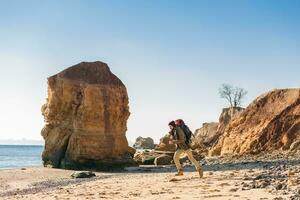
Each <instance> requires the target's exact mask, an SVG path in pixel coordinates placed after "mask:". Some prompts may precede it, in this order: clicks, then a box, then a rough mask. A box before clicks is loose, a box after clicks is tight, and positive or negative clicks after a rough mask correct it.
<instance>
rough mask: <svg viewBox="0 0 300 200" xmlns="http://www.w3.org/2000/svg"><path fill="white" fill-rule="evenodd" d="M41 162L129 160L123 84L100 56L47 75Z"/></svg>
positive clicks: (68, 164)
mask: <svg viewBox="0 0 300 200" xmlns="http://www.w3.org/2000/svg"><path fill="white" fill-rule="evenodd" d="M42 113H43V115H44V118H45V122H46V125H45V127H44V128H43V130H42V136H43V137H44V139H45V149H44V152H43V155H42V158H43V161H44V164H45V165H51V166H53V167H61V168H72V169H73V168H74V169H77V168H96V169H109V168H111V167H123V166H130V165H133V164H134V163H135V162H134V161H133V159H132V156H131V155H132V154H133V153H134V152H132V149H130V148H129V147H128V142H127V139H126V136H125V132H126V130H127V119H128V117H129V115H130V113H129V107H128V95H127V90H126V87H125V86H124V84H123V83H122V81H121V80H120V79H118V78H117V77H116V76H115V75H114V74H113V73H112V72H111V71H110V69H109V67H108V66H107V64H105V63H102V62H91V63H89V62H82V63H79V64H77V65H74V66H72V67H70V68H68V69H66V70H64V71H62V72H60V73H59V74H56V75H54V76H51V77H49V78H48V98H47V103H46V104H45V105H44V106H43V107H42Z"/></svg>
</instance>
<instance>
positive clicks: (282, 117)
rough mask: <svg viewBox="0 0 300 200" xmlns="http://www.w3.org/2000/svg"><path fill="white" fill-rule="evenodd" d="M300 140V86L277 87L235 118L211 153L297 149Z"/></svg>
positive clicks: (224, 153) (245, 152) (247, 152)
mask: <svg viewBox="0 0 300 200" xmlns="http://www.w3.org/2000/svg"><path fill="white" fill-rule="evenodd" d="M299 141H300V89H282V90H274V91H271V92H268V93H266V94H263V95H261V96H260V97H258V98H257V99H256V100H254V101H253V102H252V103H251V104H250V105H249V106H248V107H247V108H246V110H245V111H243V112H242V113H241V114H240V115H239V116H237V117H236V118H234V119H233V120H232V121H231V122H230V123H229V124H228V125H227V126H226V128H225V131H224V134H223V135H222V136H221V137H220V139H219V141H218V143H217V144H216V145H215V146H214V147H213V149H212V150H211V152H210V154H211V155H226V154H238V155H241V154H257V153H261V152H266V151H267V152H272V151H273V150H279V149H281V150H292V149H293V150H296V149H297V146H298V145H297V144H299Z"/></svg>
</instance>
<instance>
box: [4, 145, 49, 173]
mask: <svg viewBox="0 0 300 200" xmlns="http://www.w3.org/2000/svg"><path fill="white" fill-rule="evenodd" d="M43 149H44V147H43V146H39V145H0V170H3V169H16V168H23V167H31V166H41V165H42V151H43Z"/></svg>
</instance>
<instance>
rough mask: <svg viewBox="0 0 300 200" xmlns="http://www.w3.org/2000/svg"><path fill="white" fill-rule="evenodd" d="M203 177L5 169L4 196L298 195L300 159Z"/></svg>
mask: <svg viewBox="0 0 300 200" xmlns="http://www.w3.org/2000/svg"><path fill="white" fill-rule="evenodd" d="M204 169H205V173H204V178H202V179H200V178H199V177H198V175H197V173H196V172H195V171H194V169H193V167H192V166H186V167H185V171H186V172H185V174H184V176H180V177H175V176H174V172H175V167H174V166H163V167H154V166H147V167H146V166H140V167H132V168H127V169H126V170H127V171H123V172H109V173H107V172H95V174H96V177H94V178H84V179H73V178H71V174H72V173H73V172H74V171H72V170H61V169H51V168H43V167H31V168H26V169H14V170H2V171H0V198H1V199H260V200H261V199H299V196H297V194H296V193H297V192H298V189H297V185H298V184H297V183H294V185H293V184H292V183H291V181H292V180H291V177H289V176H288V171H291V170H292V171H293V177H292V179H293V180H294V182H295V181H297V180H298V172H299V169H300V165H299V164H298V161H294V162H290V161H276V162H251V163H229V164H212V165H207V166H204Z"/></svg>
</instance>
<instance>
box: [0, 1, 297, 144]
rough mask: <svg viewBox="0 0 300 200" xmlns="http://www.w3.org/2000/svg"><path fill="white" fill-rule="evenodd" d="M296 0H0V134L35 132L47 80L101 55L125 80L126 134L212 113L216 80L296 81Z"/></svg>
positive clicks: (258, 87)
mask: <svg viewBox="0 0 300 200" xmlns="http://www.w3.org/2000/svg"><path fill="white" fill-rule="evenodd" d="M299 11H300V1H297V0H285V1H282V0H248V1H247V0H242V1H237V0H218V1H217V0H206V1H201V0H198V1H189V0H187V1H184V0H181V1H175V0H172V1H171V0H169V1H167V0H161V1H158V0H147V1H146V0H138V1H125V0H119V1H116V0H107V1H101V0H99V1H93V0H90V1H85V0H82V1H78V0H72V1H71V0H70V1H60V0H57V1H55V0H51V1H50V0H49V1H39V0H36V1H30V0H27V1H17V0H15V1H14V0H0V91H1V98H0V99H1V102H0V111H1V115H0V121H1V126H0V139H9V138H12V139H21V138H27V139H41V136H40V130H41V128H42V127H43V117H42V115H41V112H40V107H41V105H42V104H43V103H45V101H46V95H47V94H46V89H47V85H46V78H47V77H48V76H50V75H53V74H56V73H58V72H59V71H61V70H63V69H64V68H66V67H68V66H71V65H73V64H77V63H79V62H81V61H95V60H100V61H104V62H106V63H108V64H109V66H110V67H111V70H112V71H113V72H114V73H115V74H116V75H117V76H118V77H119V78H120V79H122V81H123V82H124V83H125V84H126V86H127V89H128V92H129V97H130V110H131V113H132V115H131V117H130V120H129V122H128V132H127V137H128V139H129V140H131V141H133V140H134V139H135V138H136V137H137V136H140V135H141V136H151V137H153V138H155V139H156V140H158V138H160V137H161V136H162V135H163V134H164V133H165V132H166V131H167V126H166V124H167V122H168V121H169V120H171V119H173V118H178V117H180V118H184V119H185V121H187V122H188V124H189V125H190V126H191V128H192V129H196V128H199V127H200V126H201V124H202V123H203V122H206V121H216V120H218V116H219V113H220V111H221V109H222V108H223V107H224V106H226V102H225V101H223V100H221V99H220V98H219V97H218V87H219V86H220V85H221V84H222V83H229V84H233V85H237V86H240V87H243V88H245V89H247V90H248V91H249V94H248V96H247V99H246V101H245V104H244V105H247V104H248V103H249V102H251V101H252V100H253V99H254V98H255V97H256V96H258V95H260V94H261V93H263V92H266V91H268V90H271V89H273V88H286V87H299V86H300V79H299V74H300V12H299Z"/></svg>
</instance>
